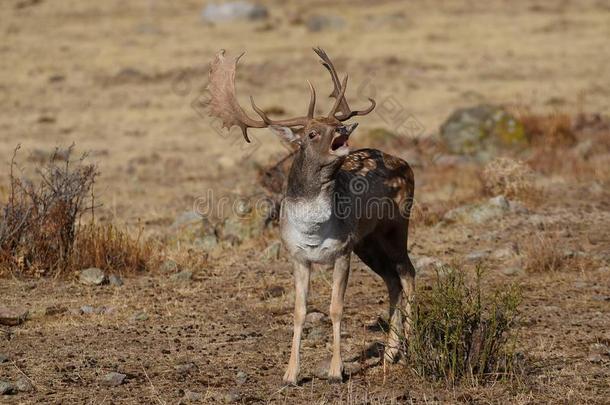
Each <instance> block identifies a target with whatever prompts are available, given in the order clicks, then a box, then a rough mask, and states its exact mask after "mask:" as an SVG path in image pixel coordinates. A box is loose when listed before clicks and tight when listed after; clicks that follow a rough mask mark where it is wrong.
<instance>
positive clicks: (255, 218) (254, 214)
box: [218, 203, 266, 245]
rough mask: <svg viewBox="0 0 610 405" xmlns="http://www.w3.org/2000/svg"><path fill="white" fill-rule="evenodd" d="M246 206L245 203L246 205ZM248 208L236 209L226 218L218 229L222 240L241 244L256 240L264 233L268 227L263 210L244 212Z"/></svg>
mask: <svg viewBox="0 0 610 405" xmlns="http://www.w3.org/2000/svg"><path fill="white" fill-rule="evenodd" d="M244 204H245V203H244ZM245 209H246V208H244V207H242V208H239V207H237V208H235V209H233V210H231V213H230V215H229V216H228V217H227V218H225V220H224V221H223V223H222V225H221V226H220V228H219V229H218V231H219V232H218V233H219V235H220V239H221V240H226V241H229V242H231V244H232V245H235V244H239V243H241V242H243V241H245V240H248V239H250V238H256V237H258V236H260V235H261V234H262V233H263V230H264V229H265V227H266V218H265V216H264V213H262V212H261V211H262V210H258V209H256V210H251V209H250V210H249V211H243V210H245Z"/></svg>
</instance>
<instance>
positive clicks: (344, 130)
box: [337, 122, 358, 136]
mask: <svg viewBox="0 0 610 405" xmlns="http://www.w3.org/2000/svg"><path fill="white" fill-rule="evenodd" d="M357 126H358V123H357V122H355V123H353V124H351V125H343V126H340V127H339V128H337V132H339V134H341V135H347V136H349V135H350V134H351V133H352V132H353V131H354V129H356V127H357Z"/></svg>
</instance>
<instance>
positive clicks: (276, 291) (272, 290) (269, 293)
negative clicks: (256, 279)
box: [263, 285, 286, 299]
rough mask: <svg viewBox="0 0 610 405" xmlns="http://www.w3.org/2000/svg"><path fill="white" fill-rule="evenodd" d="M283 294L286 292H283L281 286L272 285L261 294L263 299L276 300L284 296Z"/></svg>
mask: <svg viewBox="0 0 610 405" xmlns="http://www.w3.org/2000/svg"><path fill="white" fill-rule="evenodd" d="M285 293H286V290H284V287H282V286H281V285H274V286H271V287H269V288H267V289H266V290H265V293H264V294H263V299H269V298H278V297H281V296H282V295H284V294H285Z"/></svg>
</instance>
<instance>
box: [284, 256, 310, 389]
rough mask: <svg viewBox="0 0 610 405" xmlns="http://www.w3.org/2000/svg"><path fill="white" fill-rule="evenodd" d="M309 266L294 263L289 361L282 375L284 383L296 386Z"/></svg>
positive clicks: (305, 309)
mask: <svg viewBox="0 0 610 405" xmlns="http://www.w3.org/2000/svg"><path fill="white" fill-rule="evenodd" d="M310 272H311V265H310V264H303V263H298V262H295V263H294V288H295V298H294V331H293V335H292V348H291V349H290V360H289V361H288V368H287V369H286V373H285V374H284V382H285V383H287V384H296V383H297V377H298V375H299V363H300V352H301V335H302V334H303V324H304V323H305V316H306V315H307V292H308V290H309V274H310Z"/></svg>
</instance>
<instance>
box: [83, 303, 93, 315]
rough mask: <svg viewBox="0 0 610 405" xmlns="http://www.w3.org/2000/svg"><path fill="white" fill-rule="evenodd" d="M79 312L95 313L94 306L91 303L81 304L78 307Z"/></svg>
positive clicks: (85, 313)
mask: <svg viewBox="0 0 610 405" xmlns="http://www.w3.org/2000/svg"><path fill="white" fill-rule="evenodd" d="M80 313H81V314H83V315H90V314H95V307H93V306H92V305H83V306H82V307H80Z"/></svg>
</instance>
